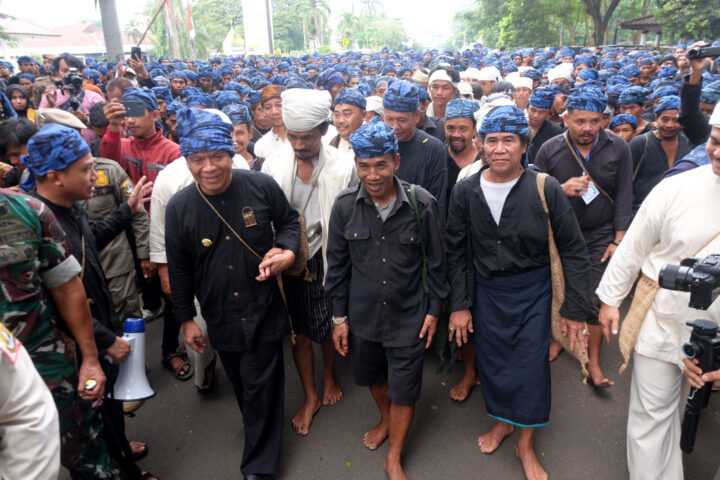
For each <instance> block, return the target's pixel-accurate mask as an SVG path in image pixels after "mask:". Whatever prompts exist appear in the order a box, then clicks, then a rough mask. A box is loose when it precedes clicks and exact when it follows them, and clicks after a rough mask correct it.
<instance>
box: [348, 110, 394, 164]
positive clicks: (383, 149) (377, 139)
mask: <svg viewBox="0 0 720 480" xmlns="http://www.w3.org/2000/svg"><path fill="white" fill-rule="evenodd" d="M376 118H377V117H376ZM350 145H352V148H353V151H354V152H355V156H356V157H358V158H374V157H381V156H383V155H385V154H386V153H395V152H397V151H398V141H397V137H396V136H395V129H394V128H392V127H391V126H390V125H388V124H387V123H385V122H381V121H380V120H379V118H378V119H377V120H374V121H371V122H370V123H366V124H365V125H363V126H361V127H360V128H358V129H357V130H355V131H354V132H353V133H351V134H350Z"/></svg>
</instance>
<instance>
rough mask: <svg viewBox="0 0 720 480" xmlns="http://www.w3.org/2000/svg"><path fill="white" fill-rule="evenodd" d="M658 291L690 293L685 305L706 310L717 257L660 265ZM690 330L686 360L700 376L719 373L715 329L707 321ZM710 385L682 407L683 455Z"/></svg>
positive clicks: (719, 288) (719, 341)
mask: <svg viewBox="0 0 720 480" xmlns="http://www.w3.org/2000/svg"><path fill="white" fill-rule="evenodd" d="M658 281H659V283H660V286H661V287H662V288H667V289H668V290H679V291H682V292H690V302H689V305H690V307H692V308H695V309H698V310H707V309H708V308H710V305H712V303H713V301H715V298H717V296H718V293H719V292H720V255H709V256H707V257H705V258H702V259H699V258H686V259H685V260H683V261H682V262H680V265H663V267H662V268H661V269H660V278H659V279H658ZM686 325H688V326H690V327H692V329H693V330H692V335H691V336H690V341H689V342H687V343H685V344H684V345H683V346H682V349H683V353H684V354H685V355H686V356H687V357H688V358H696V359H697V360H698V366H699V367H700V369H701V370H702V371H703V372H711V371H713V370H718V369H720V337H718V336H717V334H718V330H719V328H718V325H717V323H715V322H712V321H710V320H694V321H691V322H686ZM711 392H712V383H708V384H706V385H705V386H704V387H702V388H694V387H693V388H691V389H690V394H689V395H688V398H687V402H686V404H685V416H684V417H683V423H682V433H681V436H680V448H681V449H682V451H683V452H685V453H690V452H692V451H693V447H694V445H695V435H696V434H697V428H698V424H699V422H700V412H701V411H702V409H704V408H705V407H707V406H708V402H709V400H710V393H711Z"/></svg>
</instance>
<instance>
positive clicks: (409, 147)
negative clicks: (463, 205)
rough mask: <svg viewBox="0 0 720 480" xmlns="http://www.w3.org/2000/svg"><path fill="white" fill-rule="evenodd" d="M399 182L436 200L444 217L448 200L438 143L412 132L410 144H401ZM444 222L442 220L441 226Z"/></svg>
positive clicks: (442, 149)
mask: <svg viewBox="0 0 720 480" xmlns="http://www.w3.org/2000/svg"><path fill="white" fill-rule="evenodd" d="M398 146H399V148H400V168H398V171H397V176H398V178H399V179H400V180H405V181H406V182H408V183H411V184H415V185H419V186H421V187H423V188H424V189H425V190H427V191H428V192H430V194H431V195H432V196H433V197H435V199H436V200H437V202H438V211H439V212H440V218H441V219H444V218H445V212H446V210H447V209H446V205H445V202H446V201H447V193H446V192H447V160H446V153H445V146H444V145H443V144H442V142H441V141H440V140H438V139H437V138H435V137H432V136H430V135H428V134H427V133H425V132H423V131H422V130H418V129H417V128H416V129H415V135H413V138H412V139H411V140H410V141H409V142H400V143H399V144H398ZM442 223H443V221H441V224H442Z"/></svg>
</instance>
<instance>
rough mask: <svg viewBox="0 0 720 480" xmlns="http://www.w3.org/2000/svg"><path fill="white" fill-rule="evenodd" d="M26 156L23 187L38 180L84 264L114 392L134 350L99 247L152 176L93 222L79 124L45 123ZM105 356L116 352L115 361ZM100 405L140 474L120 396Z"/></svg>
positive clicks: (132, 473)
mask: <svg viewBox="0 0 720 480" xmlns="http://www.w3.org/2000/svg"><path fill="white" fill-rule="evenodd" d="M24 162H25V163H26V165H27V168H28V171H29V172H30V177H31V178H29V181H27V182H25V183H23V188H26V189H28V190H29V189H30V188H31V187H32V184H33V183H35V182H37V186H36V190H34V191H32V195H33V196H34V197H36V198H38V199H40V200H42V201H43V202H44V203H45V204H46V205H47V206H48V207H50V209H51V210H52V211H53V213H54V214H55V217H56V218H57V220H58V221H59V223H60V225H61V226H62V228H63V230H65V233H66V234H67V238H68V243H69V244H70V249H71V251H72V253H73V255H74V256H75V258H76V259H77V260H78V262H79V263H80V265H81V267H82V272H81V273H80V278H81V279H82V281H83V286H84V287H85V292H86V293H87V297H88V300H89V303H90V312H91V313H92V316H93V333H94V335H95V343H96V344H97V346H98V350H99V351H100V365H101V366H102V368H103V371H104V372H105V375H106V376H107V391H108V392H112V391H113V387H114V385H115V381H116V380H117V375H118V366H117V364H118V363H119V362H121V361H122V360H123V359H124V358H125V357H126V356H127V355H128V354H129V353H130V345H129V344H128V342H126V341H125V340H123V339H122V338H121V337H120V336H121V335H122V332H123V322H122V319H120V318H119V317H118V316H117V314H116V313H115V306H114V304H113V300H112V295H111V293H110V289H109V288H108V284H107V280H106V278H105V273H104V271H103V268H102V265H101V263H100V255H99V251H100V250H102V249H103V248H104V247H105V246H106V245H107V244H109V243H110V242H111V241H112V240H113V239H114V238H115V237H116V236H117V235H118V234H120V233H121V232H123V231H124V229H125V228H126V227H128V226H130V223H131V220H132V216H131V215H132V214H133V213H135V212H137V211H139V210H140V209H141V208H143V198H144V196H145V195H146V194H149V193H150V189H151V188H152V182H149V183H145V177H142V178H141V179H140V181H139V182H138V183H137V185H136V187H135V190H134V191H133V192H132V194H131V195H130V197H129V198H128V201H127V203H123V204H122V205H120V207H119V208H118V209H117V210H116V211H115V212H114V213H113V214H112V215H110V216H109V217H107V218H106V219H105V220H103V221H102V222H90V220H89V219H88V216H87V213H86V212H85V210H84V209H83V208H82V207H81V206H80V205H79V204H78V203H77V202H78V201H80V200H87V199H89V198H91V197H92V196H93V193H94V191H95V181H96V180H97V173H96V172H95V170H94V169H93V157H92V155H91V154H90V148H89V147H88V145H87V143H85V141H84V140H83V139H82V137H81V136H80V134H79V133H77V131H76V130H75V129H73V128H70V127H66V126H64V125H60V124H55V123H53V124H48V125H46V126H45V127H43V128H42V129H41V130H40V131H39V132H38V133H37V134H36V135H35V136H34V137H33V138H31V139H30V141H29V142H28V156H27V157H25V158H24ZM106 356H109V357H111V358H112V360H113V361H112V363H110V362H108V361H107V360H106V359H105V357H106ZM101 409H102V412H103V417H104V418H103V421H104V423H105V428H103V436H104V437H105V439H106V442H107V444H108V446H109V449H110V454H111V455H112V456H113V458H115V460H116V461H117V462H118V464H119V465H120V467H121V468H122V470H123V471H124V472H125V473H126V474H127V475H128V476H129V477H130V478H139V476H140V475H141V472H140V469H139V468H138V466H137V465H136V464H135V461H134V460H133V453H132V450H131V448H130V444H129V442H128V440H127V438H125V421H124V416H123V410H122V402H120V401H117V400H114V399H112V398H109V397H106V398H105V399H104V401H103V403H102V406H101Z"/></svg>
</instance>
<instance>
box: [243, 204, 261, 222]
mask: <svg viewBox="0 0 720 480" xmlns="http://www.w3.org/2000/svg"><path fill="white" fill-rule="evenodd" d="M242 216H243V220H245V227H254V226H255V225H257V221H256V220H255V212H254V211H253V209H252V208H250V207H244V208H243V209H242Z"/></svg>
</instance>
